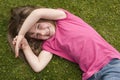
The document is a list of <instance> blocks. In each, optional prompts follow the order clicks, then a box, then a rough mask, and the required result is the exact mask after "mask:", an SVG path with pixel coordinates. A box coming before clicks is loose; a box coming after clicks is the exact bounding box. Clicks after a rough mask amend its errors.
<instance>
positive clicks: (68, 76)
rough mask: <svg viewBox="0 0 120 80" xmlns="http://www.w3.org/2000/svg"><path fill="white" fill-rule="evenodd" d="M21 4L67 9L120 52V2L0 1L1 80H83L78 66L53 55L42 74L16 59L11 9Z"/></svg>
mask: <svg viewBox="0 0 120 80" xmlns="http://www.w3.org/2000/svg"><path fill="white" fill-rule="evenodd" d="M22 5H37V6H46V7H52V8H64V9H67V10H69V11H70V12H72V13H74V14H75V15H77V16H80V17H81V18H82V19H84V20H85V21H86V22H87V23H89V24H90V25H91V26H93V27H94V28H95V29H96V30H97V31H98V32H99V33H100V34H101V35H102V36H103V37H104V38H105V39H106V40H107V41H108V42H109V43H110V44H111V45H113V46H114V47H115V48H116V49H117V50H118V51H120V0H0V80H81V75H82V72H81V71H80V69H79V67H78V66H77V65H76V64H74V63H71V62H68V61H66V60H64V59H62V58H60V57H57V56H54V57H53V59H52V61H51V62H50V63H49V65H48V66H47V67H46V68H45V69H44V70H43V71H42V72H40V73H34V72H33V71H32V70H31V68H30V67H29V65H28V64H26V63H24V61H23V60H21V59H16V58H15V57H14V54H13V53H12V52H11V49H10V47H9V45H8V43H7V40H6V39H7V38H6V33H7V26H8V20H9V15H10V9H11V8H12V7H16V6H22Z"/></svg>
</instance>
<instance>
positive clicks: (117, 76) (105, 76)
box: [88, 59, 120, 80]
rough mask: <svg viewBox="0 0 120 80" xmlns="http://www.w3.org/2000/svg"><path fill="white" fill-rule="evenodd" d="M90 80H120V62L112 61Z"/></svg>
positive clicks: (117, 60)
mask: <svg viewBox="0 0 120 80" xmlns="http://www.w3.org/2000/svg"><path fill="white" fill-rule="evenodd" d="M88 80H120V60H119V59H112V60H111V61H110V62H109V64H107V65H106V66H105V67H103V68H102V69H101V70H100V71H98V72H97V73H95V74H94V75H93V76H92V77H91V78H89V79H88Z"/></svg>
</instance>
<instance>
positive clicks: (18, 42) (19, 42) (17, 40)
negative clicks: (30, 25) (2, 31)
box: [15, 35, 24, 57]
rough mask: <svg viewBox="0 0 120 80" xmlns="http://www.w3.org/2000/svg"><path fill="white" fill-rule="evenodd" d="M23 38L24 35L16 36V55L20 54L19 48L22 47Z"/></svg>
mask: <svg viewBox="0 0 120 80" xmlns="http://www.w3.org/2000/svg"><path fill="white" fill-rule="evenodd" d="M23 38H24V36H23V35H18V36H16V37H15V39H16V43H15V57H18V56H19V48H20V44H21V41H22V39H23Z"/></svg>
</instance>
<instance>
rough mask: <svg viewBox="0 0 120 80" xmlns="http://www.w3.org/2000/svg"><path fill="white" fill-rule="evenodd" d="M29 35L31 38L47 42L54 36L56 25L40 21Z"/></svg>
mask: <svg viewBox="0 0 120 80" xmlns="http://www.w3.org/2000/svg"><path fill="white" fill-rule="evenodd" d="M28 33H29V36H30V37H31V38H35V39H41V40H46V39H48V38H50V37H51V36H53V35H54V33H55V25H54V24H52V23H50V22H48V21H39V22H37V23H36V24H35V25H34V26H32V28H31V29H30V30H29V31H28Z"/></svg>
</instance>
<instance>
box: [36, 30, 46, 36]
mask: <svg viewBox="0 0 120 80" xmlns="http://www.w3.org/2000/svg"><path fill="white" fill-rule="evenodd" d="M37 33H38V34H40V35H41V36H45V35H47V33H48V31H47V30H46V29H44V30H37Z"/></svg>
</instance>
